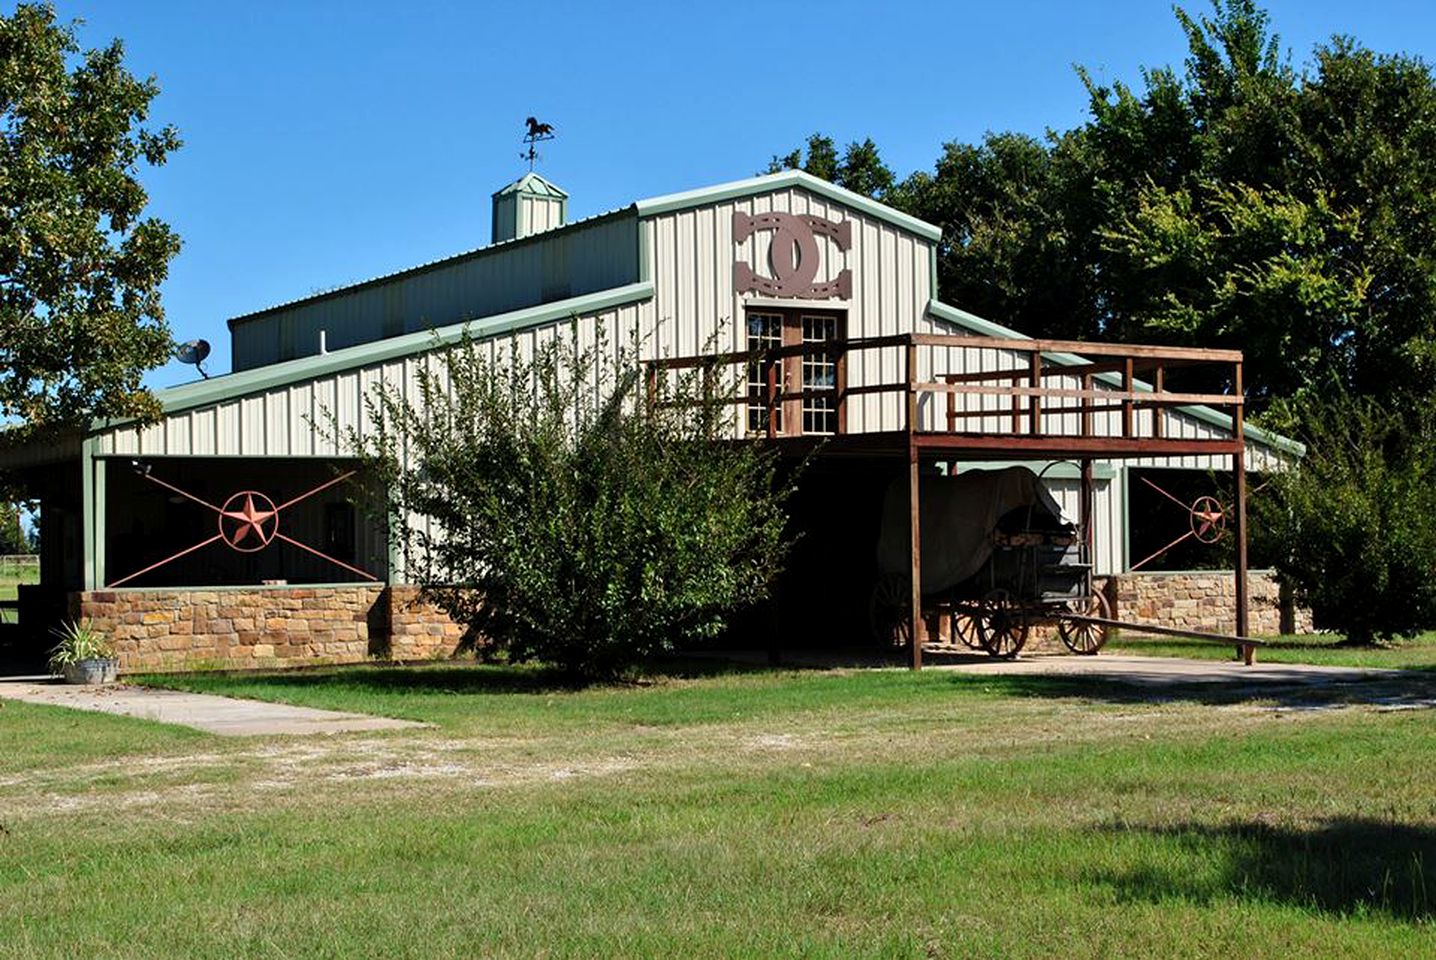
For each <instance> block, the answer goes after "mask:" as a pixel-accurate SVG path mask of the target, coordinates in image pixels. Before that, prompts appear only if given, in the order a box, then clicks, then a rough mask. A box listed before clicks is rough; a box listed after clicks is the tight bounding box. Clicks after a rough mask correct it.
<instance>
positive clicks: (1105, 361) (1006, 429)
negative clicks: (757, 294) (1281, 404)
mask: <svg viewBox="0 0 1436 960" xmlns="http://www.w3.org/2000/svg"><path fill="white" fill-rule="evenodd" d="M805 361H807V362H821V363H822V364H823V365H824V368H825V369H830V370H831V376H830V378H828V377H825V378H824V379H831V385H826V384H825V385H819V386H812V385H810V386H807V387H804V386H803V383H802V371H803V370H804V368H805ZM893 361H896V362H893ZM1193 367H1205V368H1206V373H1207V374H1208V375H1207V376H1206V377H1205V378H1204V379H1205V380H1207V381H1208V382H1218V383H1222V384H1225V385H1226V386H1227V387H1228V388H1229V389H1230V391H1231V392H1224V393H1191V392H1179V391H1173V390H1170V389H1168V387H1167V382H1168V377H1167V373H1168V371H1169V370H1172V369H1175V368H1188V369H1189V368H1193ZM744 369H746V370H747V371H748V373H749V376H748V377H747V378H746V380H747V389H744V388H743V387H742V386H741V380H740V386H739V387H738V388H737V389H736V390H734V391H733V394H734V395H732V396H728V397H723V398H721V399H719V400H717V401H716V402H719V403H723V404H732V405H735V406H738V407H742V408H745V409H747V410H748V411H756V412H757V415H756V416H755V417H748V418H745V419H748V420H756V421H757V423H758V425H759V429H758V430H757V431H749V432H748V435H749V436H756V437H759V438H762V439H767V440H771V441H779V442H782V443H783V444H784V445H785V447H793V448H806V447H811V446H812V445H813V444H815V443H819V442H820V443H822V445H823V450H824V452H825V453H832V454H840V453H845V452H848V453H870V454H882V453H902V452H906V451H907V450H908V449H909V448H913V449H915V450H920V451H932V452H945V453H948V454H950V455H952V456H953V457H954V458H960V457H961V456H962V455H964V454H968V455H973V456H982V457H992V456H999V455H1000V456H1002V457H1004V458H1015V459H1024V458H1027V459H1032V458H1048V457H1077V458H1089V457H1091V458H1100V459H1116V458H1122V457H1153V456H1194V455H1218V456H1230V455H1233V454H1237V453H1240V452H1241V450H1242V440H1241V437H1242V426H1243V401H1242V390H1241V384H1242V354H1241V352H1240V351H1237V350H1210V349H1198V348H1183V347H1156V346H1138V345H1131V344H1104V343H1089V342H1085V341H1067V340H1023V339H999V338H993V337H978V336H956V335H953V336H949V335H944V334H901V335H897V336H888V337H868V338H861V339H852V340H831V341H825V342H821V343H803V344H795V345H792V346H783V347H775V348H770V349H765V350H750V351H740V352H735V353H720V354H702V355H695V356H689V357H675V358H665V359H660V360H654V361H651V362H650V363H649V365H648V378H649V382H648V388H649V396H650V398H651V400H652V401H653V402H656V403H662V402H663V400H662V399H661V398H662V396H663V394H664V390H663V379H662V378H664V377H665V376H668V375H671V374H673V373H674V372H676V371H690V372H691V371H695V370H703V371H713V372H717V373H718V374H719V375H720V376H721V375H724V374H726V375H727V376H729V377H733V376H734V375H735V374H741V373H742V371H743V370H744ZM952 371H955V372H952ZM755 373H756V377H755V376H754V374H755ZM1139 377H1140V378H1145V379H1146V381H1147V382H1143V381H1142V380H1139ZM872 397H875V398H885V399H884V400H883V401H882V403H881V404H880V406H879V408H878V412H877V413H876V414H874V413H872V412H871V411H869V412H868V414H867V415H866V416H864V417H862V418H857V417H855V416H853V415H852V414H853V408H854V406H855V405H856V404H860V403H863V402H864V401H865V400H866V398H872ZM812 401H827V402H828V403H829V405H830V406H829V407H828V409H831V410H833V411H834V412H835V417H834V418H833V421H834V423H835V427H836V429H834V430H831V431H828V432H825V433H821V434H811V433H803V432H802V430H801V428H802V425H803V417H802V413H803V404H804V403H805V402H812ZM1198 405H1200V406H1206V407H1210V408H1213V409H1216V410H1218V411H1222V412H1225V413H1227V414H1228V415H1229V416H1230V417H1231V420H1232V427H1231V429H1230V430H1213V431H1209V432H1208V435H1205V436H1191V435H1180V434H1178V433H1176V432H1175V431H1173V430H1172V429H1171V427H1172V418H1170V417H1168V416H1166V415H1165V411H1169V410H1172V409H1177V408H1181V407H1191V406H1198ZM859 421H860V422H859ZM740 432H741V430H740Z"/></svg>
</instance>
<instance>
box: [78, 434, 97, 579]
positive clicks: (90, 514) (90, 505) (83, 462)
mask: <svg viewBox="0 0 1436 960" xmlns="http://www.w3.org/2000/svg"><path fill="white" fill-rule="evenodd" d="M80 540H81V553H82V556H83V559H82V561H81V581H80V582H81V583H82V584H84V588H85V589H86V590H93V589H95V584H96V583H97V582H98V581H97V580H96V579H95V440H94V438H92V437H86V438H85V440H84V443H82V444H81V445H80Z"/></svg>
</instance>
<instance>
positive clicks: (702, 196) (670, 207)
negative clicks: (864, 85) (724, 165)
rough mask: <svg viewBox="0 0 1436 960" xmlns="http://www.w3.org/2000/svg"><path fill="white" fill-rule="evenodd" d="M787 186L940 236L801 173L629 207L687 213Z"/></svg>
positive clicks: (646, 211)
mask: <svg viewBox="0 0 1436 960" xmlns="http://www.w3.org/2000/svg"><path fill="white" fill-rule="evenodd" d="M788 187H800V188H802V189H804V190H807V191H808V192H809V193H816V194H818V195H819V196H822V197H827V198H828V199H829V200H832V201H834V202H836V203H841V204H842V205H843V206H845V207H851V208H853V209H854V210H859V211H861V212H863V213H865V214H867V215H868V216H870V217H874V218H876V219H878V220H885V221H887V222H888V223H891V224H892V225H893V226H895V227H899V228H901V229H903V230H906V231H907V232H908V233H915V234H917V235H918V236H920V237H923V238H924V239H927V240H931V241H932V242H933V243H936V242H937V241H938V240H939V239H940V238H941V237H942V230H941V229H940V228H938V227H935V226H933V225H932V224H930V223H927V222H925V221H922V220H919V219H918V218H917V217H912V216H909V215H907V214H906V213H903V212H902V211H901V210H894V209H893V208H892V207H889V206H888V205H887V204H883V203H878V202H877V201H876V200H870V199H869V198H867V197H865V196H863V195H862V194H859V193H853V192H852V191H851V190H844V189H843V188H842V187H839V186H837V185H836V184H832V183H829V182H828V181H826V180H823V179H821V178H819V177H815V176H813V175H812V174H810V173H804V172H803V171H801V170H784V171H782V172H781V173H769V174H764V175H763V176H761V177H751V178H749V179H747V180H735V181H733V182H732V183H720V184H717V185H715V186H711V187H702V188H700V189H698V190H689V191H686V192H684V193H670V194H667V195H666V196H662V197H652V198H650V199H648V200H639V201H638V202H637V203H635V204H634V205H633V206H634V208H635V209H636V210H637V211H638V215H639V216H640V217H653V216H657V215H659V214H661V213H672V212H674V211H675V210H688V209H691V208H693V207H704V206H708V205H710V204H714V203H721V202H723V201H724V200H734V199H737V198H739V197H748V196H753V195H754V194H759V193H771V192H772V191H774V190H783V189H786V188H788Z"/></svg>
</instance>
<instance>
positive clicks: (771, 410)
mask: <svg viewBox="0 0 1436 960" xmlns="http://www.w3.org/2000/svg"><path fill="white" fill-rule="evenodd" d="M766 363H767V367H766V371H765V375H766V379H767V381H768V385H767V389H768V396H767V400H766V402H767V409H768V439H769V440H772V439H773V438H774V437H776V436H777V435H778V416H777V414H778V361H776V360H773V359H771V358H770V359H768V360H767V361H766Z"/></svg>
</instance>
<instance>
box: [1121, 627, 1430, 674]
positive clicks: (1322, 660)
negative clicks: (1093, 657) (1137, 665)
mask: <svg viewBox="0 0 1436 960" xmlns="http://www.w3.org/2000/svg"><path fill="white" fill-rule="evenodd" d="M1341 640H1342V637H1340V636H1338V635H1334V634H1315V635H1310V636H1306V635H1300V636H1288V637H1271V638H1267V639H1266V640H1265V644H1264V645H1263V646H1261V647H1258V648H1257V660H1258V662H1262V661H1270V662H1272V663H1318V664H1326V665H1328V666H1334V667H1391V668H1395V669H1406V670H1412V669H1415V670H1436V633H1423V634H1419V635H1417V636H1415V637H1412V638H1411V639H1409V640H1398V641H1395V642H1393V643H1391V644H1386V645H1382V646H1360V647H1344V646H1341V645H1340V644H1341ZM1105 649H1107V650H1110V651H1112V652H1113V653H1139V654H1144V655H1146V656H1151V657H1196V658H1199V659H1203V660H1229V659H1232V658H1234V657H1235V656H1236V651H1235V650H1234V649H1233V648H1231V647H1228V646H1225V645H1223V644H1217V643H1211V642H1208V641H1205V640H1177V639H1173V638H1170V637H1162V638H1151V639H1148V638H1141V637H1129V636H1124V635H1120V634H1119V635H1118V636H1116V637H1114V638H1112V640H1111V641H1109V642H1108V644H1107V646H1106V648H1105Z"/></svg>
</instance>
